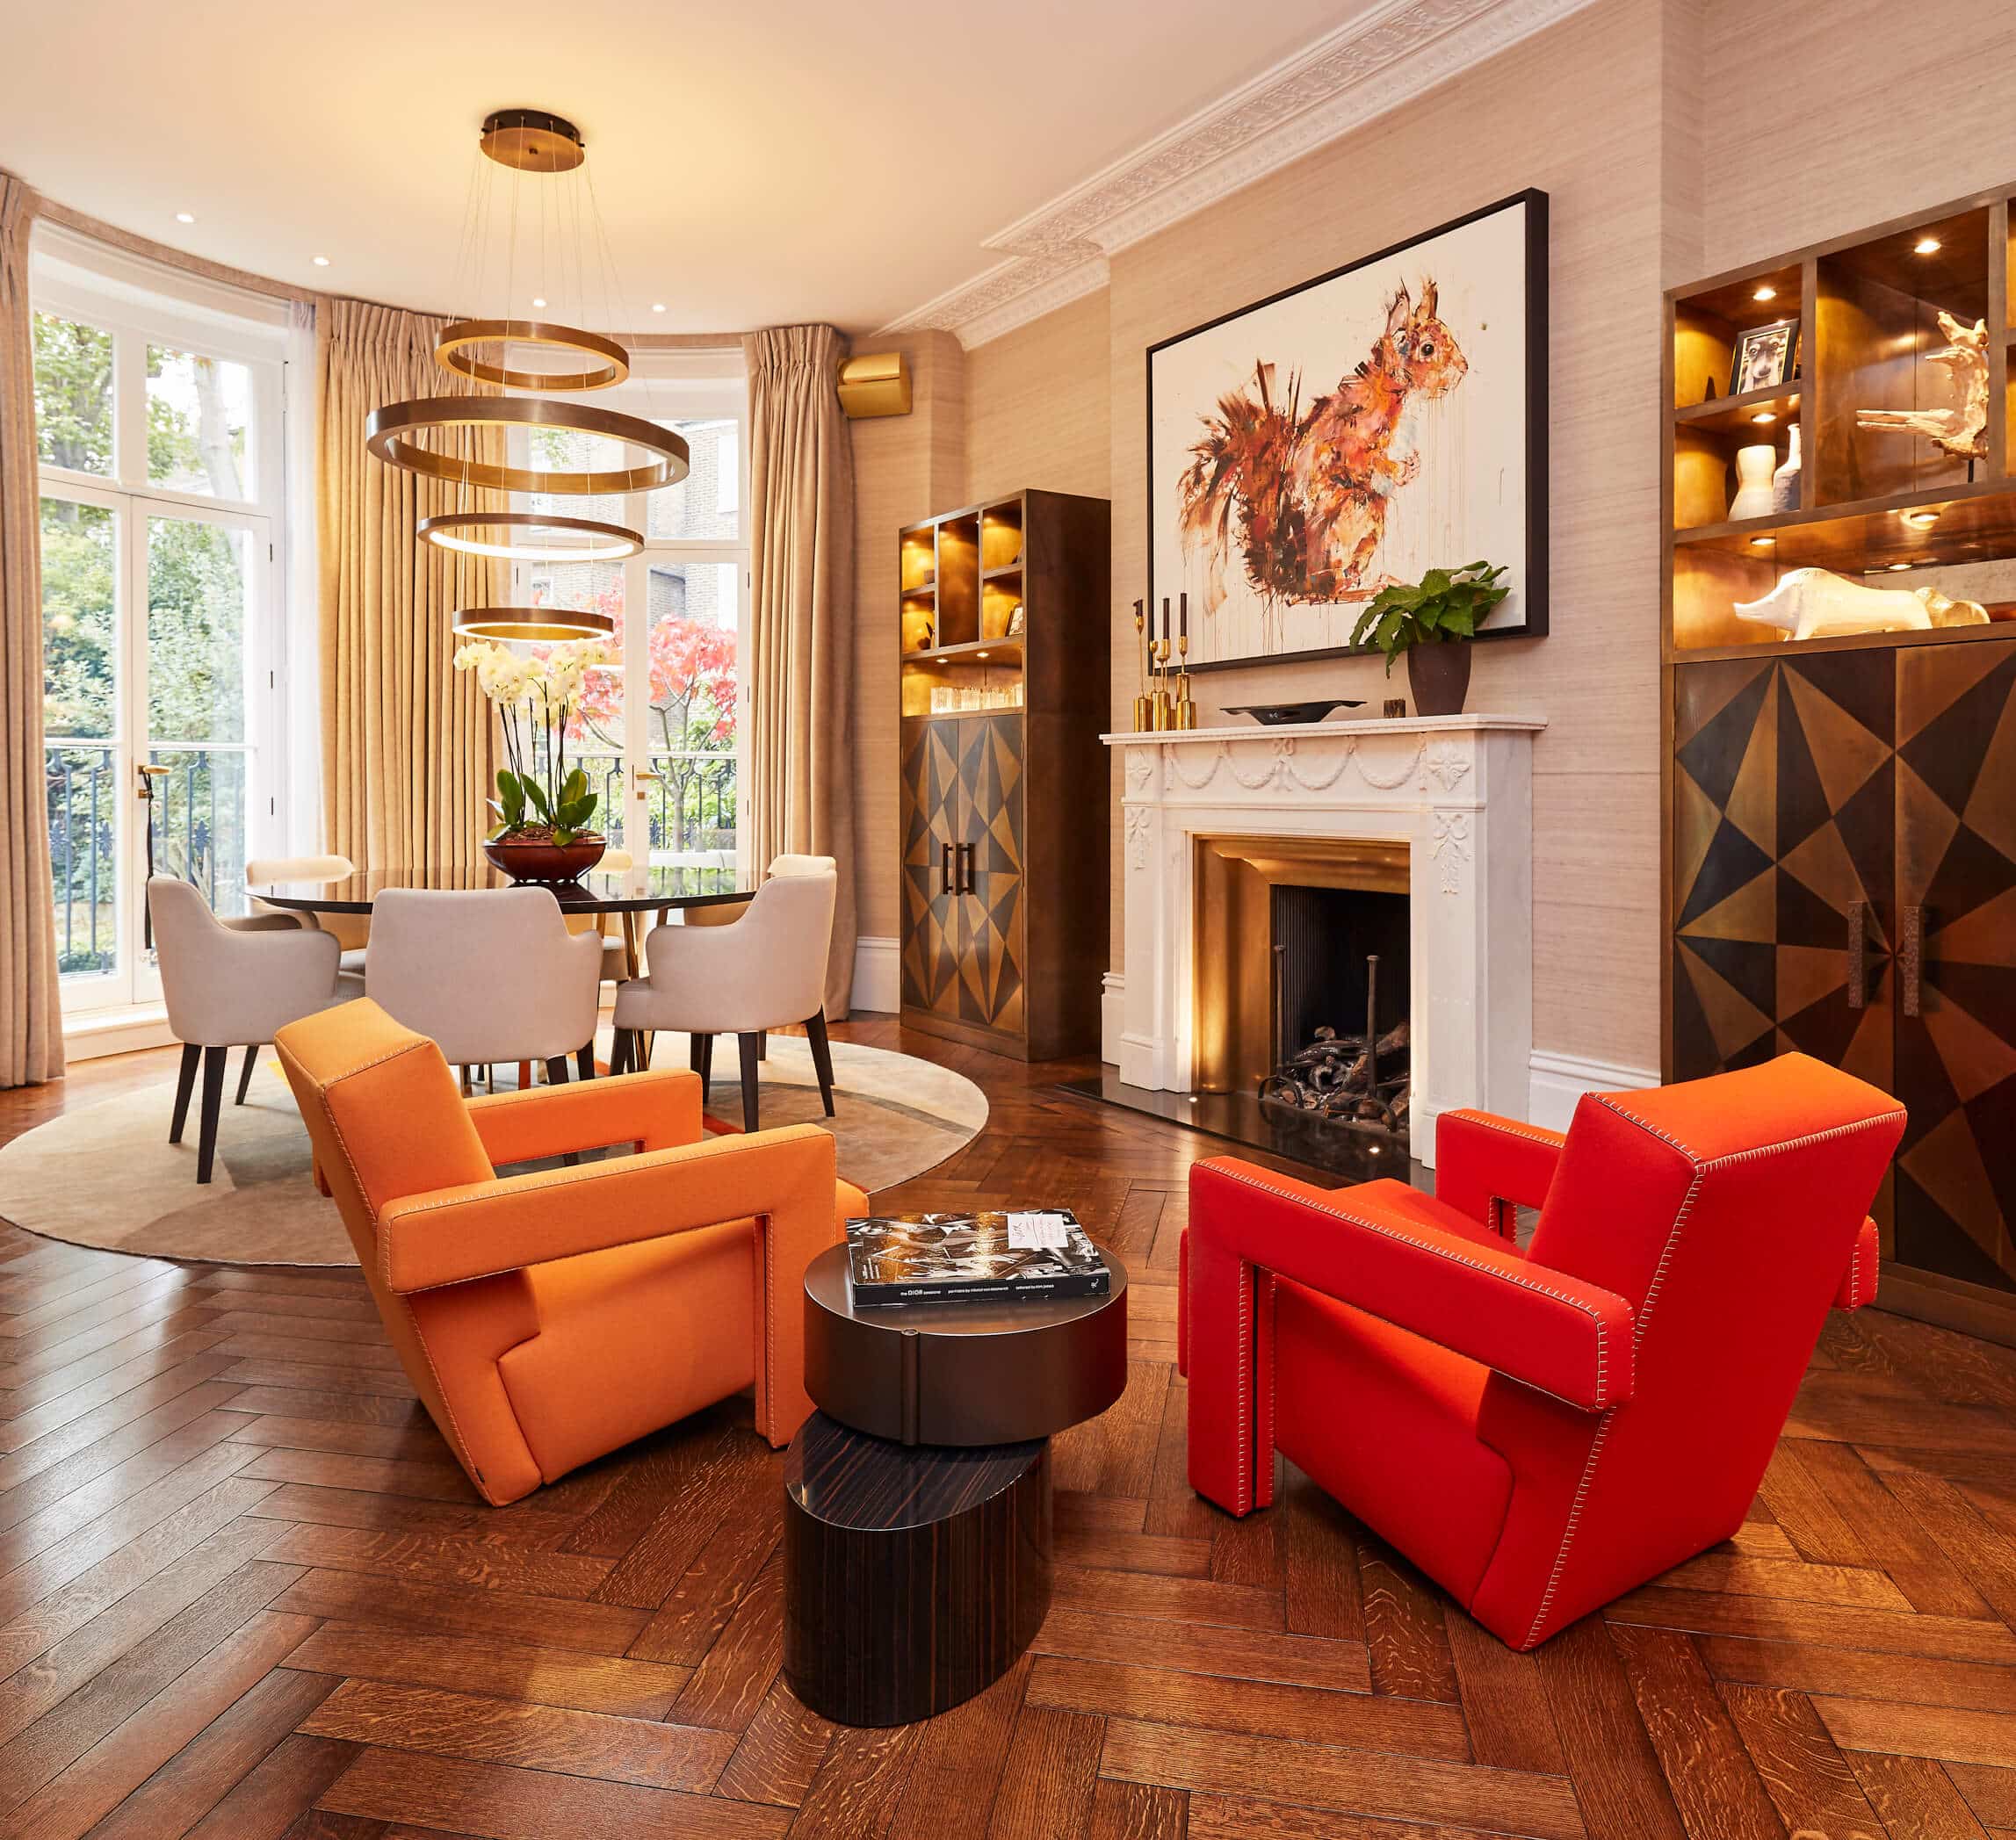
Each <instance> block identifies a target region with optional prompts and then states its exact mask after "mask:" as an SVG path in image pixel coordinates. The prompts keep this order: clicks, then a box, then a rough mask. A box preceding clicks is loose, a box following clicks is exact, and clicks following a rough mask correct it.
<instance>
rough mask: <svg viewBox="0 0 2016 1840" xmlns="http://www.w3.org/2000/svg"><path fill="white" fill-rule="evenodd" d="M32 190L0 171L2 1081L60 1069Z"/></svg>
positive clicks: (29, 1080) (37, 1077)
mask: <svg viewBox="0 0 2016 1840" xmlns="http://www.w3.org/2000/svg"><path fill="white" fill-rule="evenodd" d="M34 220H35V194H34V193H33V191H30V190H29V189H28V188H27V187H26V186H25V185H24V184H22V183H21V182H20V180H18V179H17V178H16V177H14V176H13V175H12V174H11V173H7V172H0V863H4V864H5V865H6V868H5V870H4V874H0V884H4V893H0V1086H33V1085H36V1084H38V1083H40V1081H42V1080H46V1079H61V1077H62V1072H63V1016H62V1009H61V1003H60V1000H59V996H58V985H57V982H56V916H55V894H54V882H53V881H52V879H51V877H50V873H49V812H48V792H47V786H48V775H47V768H45V766H44V764H43V758H42V558H41V531H40V521H41V509H40V504H39V503H38V497H39V494H38V491H37V487H36V480H35V354H34V343H33V321H32V320H31V318H30V314H29V307H28V233H29V230H30V228H31V227H32V226H33V223H34Z"/></svg>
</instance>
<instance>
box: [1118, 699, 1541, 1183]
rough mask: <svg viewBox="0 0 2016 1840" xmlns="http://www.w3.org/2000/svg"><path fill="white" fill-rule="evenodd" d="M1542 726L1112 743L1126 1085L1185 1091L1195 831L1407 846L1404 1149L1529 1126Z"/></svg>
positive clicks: (1488, 722) (1326, 727)
mask: <svg viewBox="0 0 2016 1840" xmlns="http://www.w3.org/2000/svg"><path fill="white" fill-rule="evenodd" d="M1544 726H1545V724H1544V723H1543V722H1539V721H1535V720H1532V719H1530V718H1526V717H1522V716H1495V715H1476V716H1431V717H1421V718H1413V719H1412V720H1406V719H1402V720H1384V721H1372V722H1324V723H1306V724H1297V725H1290V726H1283V727H1278V728H1254V727H1249V726H1244V725H1242V726H1239V727H1237V728H1203V729H1195V730H1192V731H1189V732H1182V733H1172V732H1164V733H1159V734H1142V735H1135V734H1116V735H1108V736H1106V737H1105V738H1104V739H1105V740H1106V742H1107V744H1108V746H1109V747H1116V748H1117V749H1119V750H1120V752H1121V755H1122V758H1123V760H1124V763H1125V787H1124V795H1123V808H1124V811H1123V820H1122V833H1121V834H1122V843H1121V849H1122V859H1123V862H1124V865H1125V869H1124V874H1125V891H1126V962H1125V964H1124V999H1123V1000H1124V1012H1125V1023H1124V1029H1123V1031H1122V1035H1121V1041H1120V1077H1121V1079H1123V1080H1124V1081H1125V1082H1126V1083H1127V1084H1128V1085H1130V1086H1145V1087H1147V1088H1150V1089H1151V1090H1160V1091H1163V1092H1174V1093H1187V1092H1189V1091H1191V1090H1192V1079H1193V1067H1194V1064H1195V1055H1194V1044H1193V1041H1192V1014H1191V1012H1192V1003H1193V993H1194V990H1195V983H1194V978H1193V969H1192V960H1191V953H1192V932H1193V914H1194V911H1195V898H1196V879H1195V878H1196V855H1197V852H1196V845H1197V841H1198V840H1199V839H1201V838H1206V837H1226V836H1239V837H1322V838H1331V839H1338V840H1361V841H1387V842H1391V841H1405V844H1406V845H1407V852H1408V855H1407V864H1408V873H1407V884H1408V898H1409V905H1408V924H1409V941H1410V958H1411V985H1412V987H1411V990H1410V992H1409V1006H1408V1007H1409V1014H1410V1016H1411V1018H1412V1022H1413V1079H1414V1090H1413V1130H1412V1137H1413V1154H1414V1155H1415V1156H1416V1157H1418V1158H1420V1160H1421V1161H1423V1162H1424V1163H1433V1162H1434V1122H1435V1119H1436V1118H1437V1117H1438V1116H1439V1115H1441V1114H1442V1113H1443V1112H1445V1111H1449V1110H1452V1109H1455V1108H1460V1107H1463V1106H1481V1107H1484V1108H1486V1109H1488V1110H1491V1111H1494V1112H1503V1113H1507V1114H1508V1115H1511V1116H1513V1117H1516V1118H1523V1117H1525V1116H1527V1115H1528V1079H1529V1074H1530V1062H1531V1057H1532V1051H1533V771H1532V759H1533V737H1534V735H1535V732H1538V731H1539V730H1540V729H1542V728H1543V727H1544Z"/></svg>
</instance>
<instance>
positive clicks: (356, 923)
mask: <svg viewBox="0 0 2016 1840" xmlns="http://www.w3.org/2000/svg"><path fill="white" fill-rule="evenodd" d="M356 873H357V864H356V863H354V862H351V861H350V858H349V857H348V856H339V855H334V854H333V853H332V854H331V855H325V856H255V857H254V858H253V859H252V861H250V862H248V863H247V864H246V865H245V880H246V881H247V883H249V884H250V885H251V886H252V887H254V888H267V887H271V885H272V884H275V883H276V882H319V883H321V884H323V885H324V886H325V887H326V886H327V885H328V884H329V883H331V882H347V881H349V880H350V877H352V876H354V875H355V874H356ZM252 911H253V913H278V914H285V915H286V916H287V917H288V918H289V919H291V920H293V921H294V923H295V924H296V925H297V926H302V927H320V928H321V929H322V931H323V932H324V933H333V934H336V943H337V944H338V945H340V946H341V947H342V948H343V970H344V971H363V969H364V954H365V945H366V943H367V942H368V941H369V940H370V938H371V916H370V915H369V914H367V913H295V912H294V910H293V909H292V908H289V907H275V906H270V905H269V904H268V903H266V902H264V901H262V900H260V899H259V898H257V896H254V897H253V899H252Z"/></svg>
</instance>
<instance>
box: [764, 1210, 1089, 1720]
mask: <svg viewBox="0 0 2016 1840" xmlns="http://www.w3.org/2000/svg"><path fill="white" fill-rule="evenodd" d="M1104 1256H1105V1259H1106V1263H1107V1266H1108V1267H1109V1269H1110V1271H1111V1272H1112V1274H1113V1286H1112V1289H1111V1291H1110V1292H1109V1294H1108V1295H1105V1296H1103V1297H1078V1298H1068V1299H1059V1300H1058V1301H1056V1302H1039V1303H1028V1304H1022V1305H1016V1304H1008V1303H1003V1304H988V1303H935V1304H921V1303H912V1304H906V1305H903V1306H902V1307H900V1308H894V1309H885V1310H858V1311H857V1310H856V1309H855V1308H854V1306H853V1303H852V1302H851V1301H850V1299H849V1295H848V1287H847V1252H846V1249H845V1248H844V1247H842V1246H835V1247H833V1248H832V1249H831V1250H829V1251H827V1252H823V1253H821V1254H820V1257H819V1258H817V1259H814V1260H813V1263H812V1265H811V1266H809V1267H808V1268H807V1270H806V1280H805V1331H806V1334H805V1339H806V1355H805V1360H806V1391H807V1392H808V1393H810V1394H811V1395H812V1397H813V1403H815V1404H817V1405H818V1406H819V1407H820V1411H817V1412H814V1413H813V1416H812V1418H809V1419H808V1420H807V1421H806V1425H805V1426H804V1428H803V1429H802V1430H800V1431H799V1432H798V1436H797V1437H796V1438H794V1439H793V1440H791V1452H790V1455H789V1458H788V1460H787V1465H786V1469H785V1476H784V1603H785V1608H784V1673H785V1676H786V1678H788V1679H789V1680H790V1682H791V1688H792V1690H793V1692H796V1693H797V1694H798V1698H799V1699H801V1700H803V1701H804V1702H805V1704H806V1706H808V1707H811V1708H812V1709H813V1711H814V1712H816V1713H819V1714H821V1715H823V1716H824V1717H826V1718H828V1719H832V1720H834V1721H836V1722H837V1723H840V1724H843V1725H902V1724H908V1723H909V1722H911V1721H914V1720H917V1719H928V1718H930V1717H932V1716H933V1715H934V1714H937V1713H942V1712H944V1711H946V1710H947V1709H948V1708H950V1707H954V1706H957V1705H958V1704H959V1702H960V1701H961V1700H963V1699H971V1698H972V1696H973V1695H974V1694H975V1693H977V1692H980V1691H981V1690H982V1689H983V1688H984V1687H986V1686H987V1685H990V1684H991V1683H993V1682H994V1681H995V1680H997V1679H999V1678H1001V1675H1002V1674H1004V1673H1006V1672H1007V1671H1008V1669H1009V1668H1010V1667H1012V1666H1013V1665H1014V1663H1015V1659H1016V1657H1017V1656H1020V1655H1021V1654H1022V1651H1023V1650H1024V1649H1027V1648H1028V1647H1029V1645H1030V1642H1031V1641H1033V1640H1034V1639H1035V1636H1036V1632H1037V1628H1038V1627H1040V1626H1041V1624H1042V1622H1043V1619H1044V1614H1045V1613H1047V1612H1048V1610H1049V1608H1050V1573H1051V1484H1050V1438H1051V1433H1053V1432H1059V1431H1063V1430H1065V1429H1066V1427H1067V1426H1070V1425H1076V1424H1078V1423H1080V1421H1081V1420H1083V1419H1086V1418H1095V1417H1097V1416H1098V1414H1099V1413H1101V1412H1102V1411H1105V1410H1106V1408H1107V1407H1108V1406H1109V1405H1111V1404H1112V1403H1114V1401H1115V1400H1116V1399H1118V1398H1119V1396H1120V1395H1121V1393H1122V1392H1123V1391H1124V1389H1125V1388H1126V1384H1127V1270H1126V1267H1125V1266H1124V1265H1123V1264H1122V1263H1121V1261H1120V1260H1119V1259H1117V1258H1116V1256H1115V1255H1114V1254H1113V1253H1111V1252H1107V1253H1105V1255H1104Z"/></svg>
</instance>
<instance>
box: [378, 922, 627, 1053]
mask: <svg viewBox="0 0 2016 1840" xmlns="http://www.w3.org/2000/svg"><path fill="white" fill-rule="evenodd" d="M602 949H603V940H602V935H601V934H599V933H570V932H569V931H568V930H567V921H566V918H565V916H564V915H563V914H562V913H560V903H559V902H558V901H556V900H555V899H554V898H553V895H552V894H551V893H550V892H549V891H547V890H546V889H544V888H506V889H478V890H473V891H467V892H460V891H457V892H448V893H437V892H434V891H429V890H424V889H417V888H388V889H387V890H385V891H384V892H383V893H381V894H380V895H379V897H378V898H377V899H376V900H375V901H374V902H372V909H371V960H370V963H369V966H368V967H367V969H366V971H365V994H366V995H367V996H369V997H370V998H371V999H372V1000H373V1001H374V1002H376V1003H377V1004H378V1005H379V1007H380V1008H381V1009H383V1010H385V1011H386V1012H387V1014H389V1015H391V1016H392V1017H393V1018H394V1020H395V1021H400V1022H403V1023H404V1024H405V1025H406V1027H407V1028H410V1029H412V1030H414V1031H415V1034H419V1035H429V1036H431V1037H432V1038H433V1039H434V1040H435V1041H436V1042H437V1043H439V1044H440V1047H441V1052H442V1054H443V1056H444V1057H445V1058H446V1060H447V1062H448V1064H449V1065H451V1066H453V1067H459V1068H461V1069H462V1082H463V1086H464V1088H465V1089H466V1088H467V1086H468V1085H469V1070H470V1069H471V1068H472V1067H488V1066H491V1065H493V1064H495V1063H498V1062H500V1061H501V1062H505V1063H509V1062H512V1061H543V1062H544V1063H545V1064H546V1077H547V1079H550V1080H552V1081H553V1083H554V1084H555V1085H556V1086H557V1085H559V1084H560V1082H561V1081H563V1080H565V1079H567V1061H568V1059H569V1057H573V1058H574V1059H575V1061H576V1062H577V1064H578V1065H579V1068H580V1072H581V1077H582V1079H592V1078H593V1077H594V1073H595V1059H594V1056H595V1021H596V1001H597V995H598V992H600V989H601V982H602Z"/></svg>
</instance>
